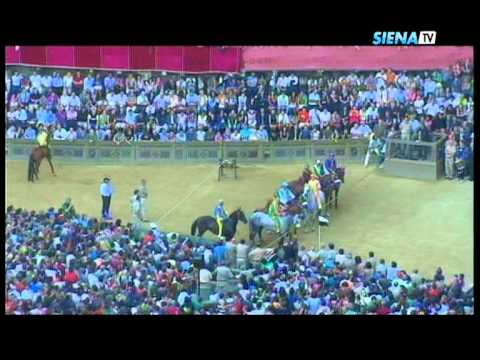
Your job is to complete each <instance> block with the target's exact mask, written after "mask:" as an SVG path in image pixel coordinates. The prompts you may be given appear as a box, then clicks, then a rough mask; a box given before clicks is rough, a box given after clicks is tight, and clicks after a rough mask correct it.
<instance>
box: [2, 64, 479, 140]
mask: <svg viewBox="0 0 480 360" xmlns="http://www.w3.org/2000/svg"><path fill="white" fill-rule="evenodd" d="M472 66H473V65H472V62H471V61H469V60H466V61H462V62H457V63H456V64H454V65H452V66H451V67H449V68H448V69H444V70H438V71H415V72H414V71H393V70H390V69H381V70H380V71H378V72H353V71H352V72H326V71H324V72H316V73H311V72H310V73H306V72H297V73H296V72H280V73H277V72H262V73H246V74H224V75H218V74H216V75H177V74H166V73H159V72H156V73H150V72H142V73H139V72H138V73H131V72H128V73H127V72H116V73H115V72H105V71H83V70H82V71H70V70H62V71H60V70H58V71H55V70H52V69H37V70H35V71H31V69H28V70H27V69H25V68H24V69H23V70H22V71H20V72H19V71H18V68H12V69H10V70H8V71H7V72H6V77H5V83H6V92H5V95H6V96H5V113H6V137H7V138H9V139H13V138H23V139H30V140H33V139H35V136H36V133H37V127H38V124H40V123H41V124H44V125H49V126H53V127H54V128H55V131H54V139H56V140H67V141H74V140H77V139H88V140H90V141H106V140H109V141H111V140H114V141H115V142H116V143H122V142H125V141H127V142H131V141H152V140H154V141H163V142H173V141H175V142H184V141H222V140H223V141H255V140H260V141H277V140H294V139H300V140H319V139H339V138H353V139H355V138H362V137H367V136H368V135H369V134H370V133H372V132H374V133H375V134H376V135H377V136H378V137H385V136H389V135H390V136H394V135H395V134H401V136H402V138H409V139H415V138H417V137H418V136H420V135H421V134H422V133H425V132H445V133H449V134H450V133H451V134H454V136H455V137H456V141H457V142H459V141H460V140H461V139H460V136H462V135H461V134H460V132H461V131H463V132H465V133H468V134H470V133H471V132H472V129H473V127H472V123H473V69H472ZM422 129H423V130H424V131H423V132H422V131H421V130H422Z"/></svg>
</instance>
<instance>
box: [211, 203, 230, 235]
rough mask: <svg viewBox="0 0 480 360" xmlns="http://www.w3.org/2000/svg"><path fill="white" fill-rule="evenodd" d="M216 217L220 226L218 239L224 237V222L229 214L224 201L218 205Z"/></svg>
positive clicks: (215, 211) (215, 212)
mask: <svg viewBox="0 0 480 360" xmlns="http://www.w3.org/2000/svg"><path fill="white" fill-rule="evenodd" d="M213 212H214V217H215V219H216V220H217V225H218V237H222V230H223V221H224V220H225V219H227V218H228V212H227V211H226V210H225V208H224V206H223V200H219V201H218V205H217V206H216V207H215V210H214V211H213Z"/></svg>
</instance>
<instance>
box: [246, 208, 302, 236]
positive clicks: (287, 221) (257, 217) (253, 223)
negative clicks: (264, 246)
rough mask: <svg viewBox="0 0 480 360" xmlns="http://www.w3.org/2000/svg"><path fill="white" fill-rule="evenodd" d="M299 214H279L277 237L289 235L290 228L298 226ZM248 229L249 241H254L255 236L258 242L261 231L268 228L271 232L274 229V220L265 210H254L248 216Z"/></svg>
mask: <svg viewBox="0 0 480 360" xmlns="http://www.w3.org/2000/svg"><path fill="white" fill-rule="evenodd" d="M300 216H301V215H300V214H298V213H297V214H288V215H286V216H280V217H279V219H280V235H279V238H284V237H285V236H287V235H289V236H290V235H291V229H292V228H293V229H295V230H296V227H298V226H300ZM248 224H249V230H250V235H249V237H250V241H253V242H254V241H255V240H256V238H257V236H258V239H259V240H260V242H262V241H263V239H262V231H263V230H264V229H265V230H268V231H271V232H275V231H276V226H275V221H274V220H273V219H272V218H271V217H270V216H269V215H268V214H267V213H265V212H263V211H258V210H256V211H255V212H254V213H252V215H250V218H249V222H248Z"/></svg>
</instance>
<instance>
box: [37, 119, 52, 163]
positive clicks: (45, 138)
mask: <svg viewBox="0 0 480 360" xmlns="http://www.w3.org/2000/svg"><path fill="white" fill-rule="evenodd" d="M37 142H38V145H39V146H40V147H44V148H45V149H46V150H47V157H48V158H50V157H51V153H50V148H49V143H50V134H49V130H48V129H45V126H44V125H43V124H39V125H38V135H37Z"/></svg>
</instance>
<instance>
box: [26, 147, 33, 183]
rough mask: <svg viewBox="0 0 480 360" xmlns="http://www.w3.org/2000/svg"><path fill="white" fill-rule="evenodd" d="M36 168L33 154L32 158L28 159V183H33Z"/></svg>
mask: <svg viewBox="0 0 480 360" xmlns="http://www.w3.org/2000/svg"><path fill="white" fill-rule="evenodd" d="M34 166H35V163H34V159H33V153H31V154H30V157H29V158H28V178H27V180H28V181H32V182H33V175H34V171H35V169H34Z"/></svg>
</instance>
